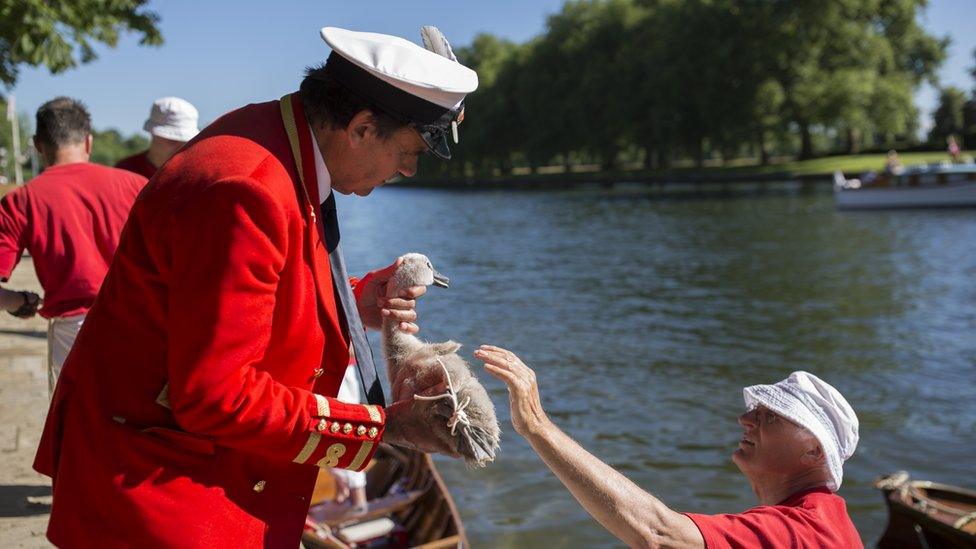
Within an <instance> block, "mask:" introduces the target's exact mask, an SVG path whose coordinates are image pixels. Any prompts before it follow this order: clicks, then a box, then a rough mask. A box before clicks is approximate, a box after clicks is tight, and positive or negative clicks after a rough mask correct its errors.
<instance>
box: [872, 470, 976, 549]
mask: <svg viewBox="0 0 976 549" xmlns="http://www.w3.org/2000/svg"><path fill="white" fill-rule="evenodd" d="M874 487H875V488H877V489H879V490H881V491H882V493H883V495H884V500H885V503H886V504H887V505H888V528H887V530H885V532H884V534H883V535H882V536H881V539H880V540H878V547H880V548H882V549H884V548H894V547H904V548H916V547H917V548H919V549H928V548H930V547H976V491H973V490H967V489H965V488H959V487H956V486H951V485H948V484H939V483H937V482H929V481H925V480H914V481H913V480H911V479H910V477H909V476H908V473H906V472H904V471H899V472H897V473H893V474H890V475H885V476H882V477H880V478H878V479H877V480H875V481H874Z"/></svg>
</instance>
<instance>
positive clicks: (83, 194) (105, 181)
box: [0, 162, 146, 318]
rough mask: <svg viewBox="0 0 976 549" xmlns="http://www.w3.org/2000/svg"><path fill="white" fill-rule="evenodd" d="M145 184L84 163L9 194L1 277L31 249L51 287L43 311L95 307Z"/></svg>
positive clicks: (2, 207) (54, 170)
mask: <svg viewBox="0 0 976 549" xmlns="http://www.w3.org/2000/svg"><path fill="white" fill-rule="evenodd" d="M145 184H146V178H145V177H142V176H141V175H137V174H134V173H132V172H127V171H124V170H118V169H115V168H109V167H107V166H102V165H99V164H91V163H88V162H82V163H77V164H62V165H59V166H52V167H50V168H48V169H46V170H44V172H43V173H42V174H41V175H39V176H37V177H35V178H34V179H33V180H31V181H30V182H28V183H27V184H26V185H24V186H23V187H20V188H18V189H15V190H13V191H11V192H9V193H7V194H6V196H4V197H3V198H2V199H0V280H2V281H4V282H6V281H7V279H8V278H10V273H11V272H13V270H14V267H16V266H17V263H18V262H19V261H20V256H21V254H22V253H23V251H24V250H25V249H26V250H28V251H30V254H31V257H33V259H34V269H35V270H36V271H37V278H38V280H40V282H41V287H43V288H44V306H43V307H42V308H41V310H40V314H41V316H43V317H45V318H52V317H56V316H73V315H77V314H81V313H85V312H87V311H88V309H89V307H91V305H92V302H94V301H95V296H96V295H97V294H98V289H99V287H101V285H102V279H103V278H105V273H107V272H108V266H109V264H110V263H111V261H112V255H113V254H114V253H115V248H116V247H117V246H118V245H119V236H120V235H121V233H122V226H123V225H125V220H126V219H127V218H128V217H129V209H130V208H132V204H133V202H135V199H136V196H137V195H138V194H139V191H141V190H142V187H143V186H144V185H145Z"/></svg>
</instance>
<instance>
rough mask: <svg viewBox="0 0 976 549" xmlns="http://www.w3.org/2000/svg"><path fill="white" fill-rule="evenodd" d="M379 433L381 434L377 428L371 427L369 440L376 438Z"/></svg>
mask: <svg viewBox="0 0 976 549" xmlns="http://www.w3.org/2000/svg"><path fill="white" fill-rule="evenodd" d="M379 432H380V430H379V429H377V428H376V427H370V428H369V438H376V435H377V433H379Z"/></svg>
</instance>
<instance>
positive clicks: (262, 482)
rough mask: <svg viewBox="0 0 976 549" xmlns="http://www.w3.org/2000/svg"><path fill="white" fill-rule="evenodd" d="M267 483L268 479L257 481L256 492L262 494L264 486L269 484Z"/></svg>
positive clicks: (255, 484)
mask: <svg viewBox="0 0 976 549" xmlns="http://www.w3.org/2000/svg"><path fill="white" fill-rule="evenodd" d="M267 485H268V482H267V481H265V480H259V481H257V482H255V483H254V488H253V490H254V491H255V492H257V493H259V494H260V493H261V492H263V491H264V487H265V486H267Z"/></svg>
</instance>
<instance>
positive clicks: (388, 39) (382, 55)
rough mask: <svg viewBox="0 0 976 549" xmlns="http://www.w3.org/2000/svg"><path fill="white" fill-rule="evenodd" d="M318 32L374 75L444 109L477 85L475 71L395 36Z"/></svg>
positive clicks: (335, 30)
mask: <svg viewBox="0 0 976 549" xmlns="http://www.w3.org/2000/svg"><path fill="white" fill-rule="evenodd" d="M320 34H321V35H322V39H323V40H325V43H326V44H328V45H329V47H330V48H332V51H334V52H336V53H338V54H339V55H341V56H343V57H344V58H346V59H348V60H349V61H351V62H353V63H354V64H356V65H358V66H359V67H360V68H362V69H365V70H366V71H368V72H369V73H370V74H372V75H373V76H375V77H376V78H379V79H380V80H382V81H384V82H386V83H387V84H390V85H392V86H394V87H396V88H399V89H401V90H403V91H405V92H407V93H409V94H411V95H414V96H416V97H419V98H421V99H425V100H427V101H429V102H431V103H434V104H435V105H439V106H441V107H443V108H445V109H455V108H457V106H458V105H459V104H460V103H461V101H462V100H464V96H465V95H467V94H469V93H471V92H473V91H474V90H476V89H477V88H478V73H476V72H474V71H473V70H471V69H469V68H468V67H465V66H464V65H462V64H460V63H458V62H456V61H451V60H450V59H447V58H446V57H443V56H441V55H438V54H436V53H434V52H432V51H428V50H426V49H424V48H423V47H422V46H419V45H417V44H414V43H413V42H411V41H409V40H404V39H403V38H400V37H398V36H390V35H387V34H377V33H374V32H357V31H351V30H346V29H340V28H337V27H325V28H323V29H322V30H321V31H320Z"/></svg>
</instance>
